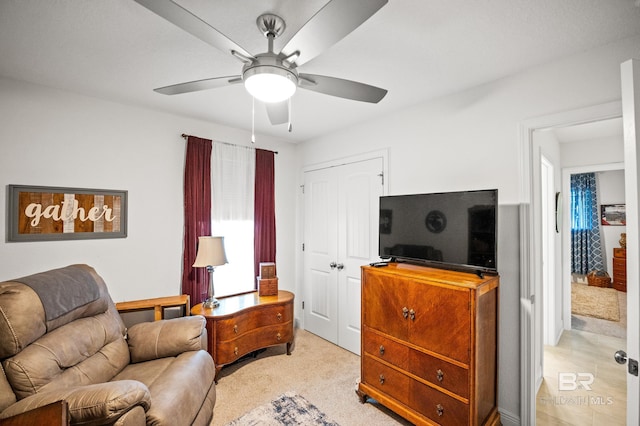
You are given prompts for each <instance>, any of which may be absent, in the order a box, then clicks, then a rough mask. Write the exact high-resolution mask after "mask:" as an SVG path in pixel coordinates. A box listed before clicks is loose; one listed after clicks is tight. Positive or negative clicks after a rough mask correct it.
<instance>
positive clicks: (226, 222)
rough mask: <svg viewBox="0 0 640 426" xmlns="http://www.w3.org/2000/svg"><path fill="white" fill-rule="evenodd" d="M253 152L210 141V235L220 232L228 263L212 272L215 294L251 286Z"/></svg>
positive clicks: (232, 291) (229, 292)
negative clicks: (211, 147) (211, 149)
mask: <svg viewBox="0 0 640 426" xmlns="http://www.w3.org/2000/svg"><path fill="white" fill-rule="evenodd" d="M255 164H256V155H255V150H254V149H253V148H248V147H243V146H235V145H229V144H225V143H219V142H218V143H216V142H214V143H213V152H212V154H211V235H221V236H224V244H225V251H226V253H227V260H228V261H229V263H228V264H227V265H224V266H218V267H216V269H215V272H214V277H213V280H214V283H215V295H216V296H217V297H219V296H225V295H228V294H235V293H241V292H243V291H250V290H253V289H254V287H255V277H254V276H253V233H254V230H253V215H254V207H253V206H254V187H255V169H256V165H255Z"/></svg>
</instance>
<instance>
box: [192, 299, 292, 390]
mask: <svg viewBox="0 0 640 426" xmlns="http://www.w3.org/2000/svg"><path fill="white" fill-rule="evenodd" d="M218 300H219V301H220V306H218V307H216V308H213V309H206V308H203V306H202V303H199V304H197V305H195V306H194V307H193V308H192V309H191V315H202V316H204V317H205V318H206V319H207V333H208V339H209V341H208V342H207V350H208V351H209V353H210V354H211V356H212V357H213V360H214V362H215V364H216V382H217V381H218V374H219V373H220V370H221V369H222V367H223V366H225V365H226V364H230V363H232V362H233V361H235V360H237V359H239V358H240V357H242V356H244V355H246V354H248V353H251V352H253V351H256V350H258V349H261V348H266V347H268V346H275V345H280V344H285V343H286V345H287V355H290V354H291V345H292V344H293V300H294V295H293V293H291V292H288V291H284V290H280V291H278V294H277V295H275V296H259V295H258V292H251V293H246V294H240V295H236V296H229V297H221V298H219V299H218Z"/></svg>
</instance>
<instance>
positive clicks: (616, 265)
mask: <svg viewBox="0 0 640 426" xmlns="http://www.w3.org/2000/svg"><path fill="white" fill-rule="evenodd" d="M617 269H620V270H625V271H626V269H627V259H619V258H617V257H614V258H613V272H614V273H615V272H616V270H617Z"/></svg>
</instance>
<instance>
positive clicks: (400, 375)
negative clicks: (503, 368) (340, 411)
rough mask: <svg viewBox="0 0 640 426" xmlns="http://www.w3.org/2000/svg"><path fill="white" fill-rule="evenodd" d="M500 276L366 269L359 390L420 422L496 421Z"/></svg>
mask: <svg viewBox="0 0 640 426" xmlns="http://www.w3.org/2000/svg"><path fill="white" fill-rule="evenodd" d="M498 284H499V278H498V277H497V276H488V277H484V278H481V277H479V276H477V275H475V274H472V273H465V272H456V271H447V270H442V269H435V268H428V267H423V266H416V265H410V264H403V263H391V264H389V265H388V266H386V267H381V268H376V267H371V266H364V267H363V268H362V352H361V353H362V358H361V380H360V384H359V385H358V390H357V393H358V395H359V396H360V400H361V402H363V403H364V402H366V400H367V398H368V397H371V398H373V399H375V400H376V401H378V402H379V403H381V404H382V405H384V406H386V407H388V408H390V409H391V410H393V411H395V412H396V413H398V414H399V415H401V416H403V417H405V418H406V419H408V420H409V421H411V422H412V423H415V424H418V425H422V424H425V425H434V424H440V425H483V424H488V425H498V424H500V415H499V413H498V410H497V326H498V324H497V312H498Z"/></svg>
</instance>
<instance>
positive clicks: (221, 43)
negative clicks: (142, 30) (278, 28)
mask: <svg viewBox="0 0 640 426" xmlns="http://www.w3.org/2000/svg"><path fill="white" fill-rule="evenodd" d="M135 1H136V2H137V3H139V4H141V5H142V6H144V7H146V8H147V9H149V10H150V11H152V12H153V13H155V14H156V15H159V16H162V17H163V18H164V19H166V20H167V21H169V22H171V23H172V24H175V25H177V26H178V27H180V28H182V29H183V30H185V31H186V32H188V33H190V34H192V35H194V36H196V37H198V38H199V39H200V40H202V41H204V42H205V43H208V44H210V45H211V46H213V47H215V48H217V49H220V50H221V51H223V52H226V53H231V54H233V52H237V53H240V54H241V55H243V56H245V57H250V58H253V55H252V54H250V53H249V52H247V51H246V50H244V49H243V48H242V47H240V46H239V45H238V44H236V43H235V42H233V41H232V40H230V39H229V38H227V36H225V35H224V34H222V33H221V32H220V31H218V30H216V29H215V28H213V27H212V26H211V25H209V24H207V23H206V22H205V21H203V20H202V19H200V18H198V17H197V16H196V15H194V14H193V13H191V12H189V11H188V10H187V9H185V8H183V7H182V6H180V5H179V4H177V3H175V2H173V1H171V0H135Z"/></svg>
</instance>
